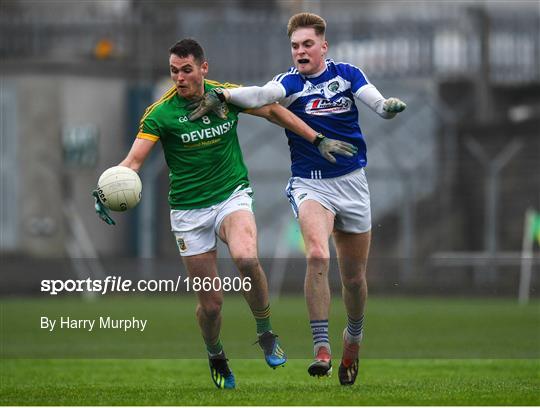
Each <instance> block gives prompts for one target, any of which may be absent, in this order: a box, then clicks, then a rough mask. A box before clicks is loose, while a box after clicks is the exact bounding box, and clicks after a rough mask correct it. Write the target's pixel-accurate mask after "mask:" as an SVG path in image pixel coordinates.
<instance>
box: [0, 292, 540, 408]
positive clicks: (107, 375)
mask: <svg viewBox="0 0 540 408" xmlns="http://www.w3.org/2000/svg"><path fill="white" fill-rule="evenodd" d="M194 305H195V299H194V297H193V296H192V295H183V296H179V297H158V296H151V297H144V296H126V297H104V298H99V299H97V300H95V301H92V302H88V301H83V300H81V299H79V298H75V297H58V298H32V299H21V298H13V299H1V300H0V318H1V320H0V334H1V338H0V354H1V356H2V361H1V366H0V405H540V398H539V397H538V395H539V390H540V307H539V306H540V305H539V303H538V302H533V303H532V304H530V305H528V306H525V307H520V306H518V305H517V304H516V302H515V300H513V299H440V298H377V297H375V296H374V297H372V298H370V300H369V306H368V307H369V309H368V314H367V320H366V336H365V341H364V343H363V346H362V356H363V358H362V361H361V374H360V378H359V382H358V384H356V385H355V386H354V387H350V388H344V387H341V386H340V385H339V383H338V380H337V375H334V377H332V378H330V379H324V380H317V379H313V378H311V377H309V376H308V375H307V373H306V367H307V364H308V363H309V360H308V359H309V358H310V356H311V338H310V337H311V336H310V331H309V325H308V320H307V315H306V309H305V305H304V300H303V299H302V298H301V297H285V298H282V299H280V300H279V301H274V302H273V304H272V310H273V325H274V328H275V330H276V331H277V332H278V333H279V334H280V336H281V339H282V341H283V344H284V346H285V349H286V351H287V352H288V354H289V357H290V358H291V360H290V361H289V363H288V364H287V366H286V367H285V368H283V369H278V370H275V371H274V370H271V369H269V368H268V367H266V365H265V364H264V362H263V360H262V358H261V352H260V350H259V349H258V348H257V347H256V346H252V345H251V343H252V342H253V341H254V340H255V333H254V331H255V324H254V322H253V319H252V317H251V316H250V312H249V309H248V308H247V306H246V304H245V302H244V301H243V299H241V298H239V297H235V296H227V297H226V299H225V306H224V311H223V316H224V317H223V331H222V339H223V343H224V345H225V349H226V351H227V354H228V357H229V358H230V359H231V366H232V368H233V370H234V372H235V375H236V377H237V384H238V388H237V389H236V390H234V391H220V390H217V389H215V388H214V386H213V384H212V382H211V380H210V375H209V370H208V367H207V362H206V360H204V356H205V354H204V353H205V352H204V346H203V344H202V341H201V338H200V334H199V330H198V328H197V324H196V321H195V318H194ZM66 315H70V316H71V317H73V318H78V319H82V318H96V317H98V316H109V315H110V316H113V317H116V318H129V317H131V316H135V317H137V318H145V319H149V322H148V327H147V329H146V330H145V332H142V333H141V332H128V333H125V332H123V331H114V330H105V329H101V330H95V331H94V332H91V333H90V332H87V331H85V330H60V331H58V330H57V331H55V332H52V333H51V332H48V331H46V330H42V329H40V328H39V321H40V316H48V317H50V318H58V317H59V316H66ZM330 322H331V326H330V332H331V339H332V344H333V348H334V355H335V357H336V358H335V361H334V363H335V364H336V365H337V364H338V363H339V354H340V352H341V344H340V339H339V337H340V333H341V331H342V328H343V325H344V323H345V317H344V310H343V306H342V304H341V301H340V300H339V299H336V301H335V302H334V303H333V304H332V312H331V316H330ZM336 369H337V367H336Z"/></svg>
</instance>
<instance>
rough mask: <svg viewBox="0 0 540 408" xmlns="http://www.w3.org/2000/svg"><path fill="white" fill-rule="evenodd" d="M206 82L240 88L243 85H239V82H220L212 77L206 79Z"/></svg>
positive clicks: (222, 86)
mask: <svg viewBox="0 0 540 408" xmlns="http://www.w3.org/2000/svg"><path fill="white" fill-rule="evenodd" d="M205 81H206V83H208V84H210V85H213V86H217V87H219V88H240V87H241V86H242V85H238V84H232V83H230V82H224V83H222V82H218V81H214V80H212V79H205Z"/></svg>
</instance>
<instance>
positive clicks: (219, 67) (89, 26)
mask: <svg viewBox="0 0 540 408" xmlns="http://www.w3.org/2000/svg"><path fill="white" fill-rule="evenodd" d="M452 10H453V12H452V13H447V15H442V16H441V15H437V16H434V17H432V18H430V19H426V18H424V19H413V18H411V17H407V18H399V17H395V16H394V18H393V20H391V21H386V20H382V19H381V18H380V17H373V16H369V17H366V16H362V15H361V14H360V12H361V10H359V9H358V10H356V12H352V13H350V14H347V15H346V16H344V15H330V16H329V17H327V22H328V36H327V37H328V39H329V40H330V44H331V46H330V56H331V57H334V58H336V59H338V60H345V61H347V62H350V63H353V64H357V65H359V66H360V67H362V68H363V69H364V70H365V72H366V73H367V74H368V75H369V76H370V77H371V78H414V77H417V78H422V77H431V78H440V77H456V76H458V77H460V76H464V77H470V76H471V74H473V75H474V74H478V75H488V76H489V77H490V78H491V79H492V80H494V81H501V82H529V81H538V80H540V15H539V13H528V12H526V11H523V10H522V12H521V13H519V9H517V11H515V12H514V13H512V14H510V13H495V12H493V11H488V10H487V9H483V8H476V9H467V8H457V9H452ZM288 17H289V16H288V15H285V14H284V13H283V11H280V10H279V9H276V10H275V11H271V12H268V11H267V10H265V12H264V13H263V12H261V11H257V10H243V9H241V8H233V9H231V10H228V9H224V12H223V13H210V12H208V11H207V10H205V9H202V10H201V9H183V8H180V7H176V8H175V7H173V6H171V7H170V8H169V9H167V10H165V11H163V10H159V9H157V10H153V9H148V8H146V9H139V10H135V11H131V12H127V13H126V14H124V15H118V16H112V17H111V16H107V17H106V18H103V17H99V18H98V17H95V16H94V17H92V16H83V17H78V18H76V19H73V18H69V16H67V17H66V16H65V15H64V16H63V17H56V16H55V14H54V10H50V11H49V12H48V14H45V15H33V16H32V15H24V14H19V15H18V14H15V15H10V14H6V13H4V14H2V15H0V58H2V60H3V61H4V64H6V63H9V62H13V61H20V60H38V61H40V62H42V63H47V62H50V63H53V62H63V63H69V64H70V65H73V64H75V65H77V64H79V65H85V66H88V65H89V64H90V66H91V65H92V64H100V63H101V64H103V63H104V61H103V59H107V60H113V61H115V60H116V61H124V62H129V64H130V65H132V64H134V65H135V66H137V67H138V68H139V69H142V70H146V71H145V72H146V75H148V76H150V77H152V76H157V75H159V74H163V73H166V65H165V62H164V58H163V57H164V55H166V50H167V49H168V47H169V46H170V45H171V44H172V43H174V42H175V41H176V40H177V39H178V38H182V37H187V36H189V37H194V38H197V39H199V40H200V42H201V43H202V44H203V45H204V47H205V48H206V51H207V55H208V57H209V59H210V62H211V63H213V65H211V69H212V73H213V74H214V76H215V77H216V78H217V79H227V80H230V81H240V82H250V81H260V80H261V79H264V78H267V79H270V78H272V77H273V76H274V75H275V74H276V73H279V72H282V71H284V70H286V69H287V68H288V66H289V65H290V56H289V53H288V52H287V49H288V39H287V37H286V33H285V26H286V22H287V19H288ZM368 18H369V20H368ZM104 39H105V40H107V41H110V44H111V46H112V48H111V51H110V52H109V53H107V55H105V56H100V55H97V54H96V47H97V46H98V44H99V43H100V41H102V40H104ZM111 69H115V68H114V67H111ZM117 72H118V75H122V73H123V72H124V73H125V67H124V68H123V70H122V64H120V66H119V67H118V71H117Z"/></svg>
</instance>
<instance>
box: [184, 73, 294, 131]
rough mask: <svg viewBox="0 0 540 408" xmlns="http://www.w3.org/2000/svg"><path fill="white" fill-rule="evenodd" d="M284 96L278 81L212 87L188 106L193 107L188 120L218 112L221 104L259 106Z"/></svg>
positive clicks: (242, 106) (247, 106) (283, 90)
mask: <svg viewBox="0 0 540 408" xmlns="http://www.w3.org/2000/svg"><path fill="white" fill-rule="evenodd" d="M284 97H285V88H283V86H282V85H281V84H279V83H278V82H272V81H270V82H268V83H267V84H266V85H264V86H247V87H239V88H228V89H227V88H214V89H212V90H211V91H209V92H207V93H205V94H204V95H203V96H202V98H201V99H200V100H199V101H197V102H196V103H194V104H192V105H191V106H188V109H192V108H195V110H194V111H193V112H191V113H190V114H189V116H188V118H189V120H190V121H194V120H197V119H199V118H200V117H201V116H203V115H205V114H207V113H208V112H219V109H220V107H221V105H222V104H223V103H225V102H230V103H232V104H234V105H236V106H240V107H241V108H260V107H262V106H265V105H268V104H270V103H274V102H277V101H279V100H280V99H281V98H284Z"/></svg>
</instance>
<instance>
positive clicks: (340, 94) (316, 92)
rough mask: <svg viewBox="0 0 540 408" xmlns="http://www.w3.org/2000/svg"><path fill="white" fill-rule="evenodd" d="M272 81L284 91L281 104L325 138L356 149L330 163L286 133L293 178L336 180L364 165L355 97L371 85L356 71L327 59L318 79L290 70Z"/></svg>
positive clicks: (365, 160) (364, 159) (347, 65)
mask: <svg viewBox="0 0 540 408" xmlns="http://www.w3.org/2000/svg"><path fill="white" fill-rule="evenodd" d="M271 82H277V83H279V84H281V85H282V86H283V88H284V89H285V97H284V98H282V99H281V100H280V103H281V105H283V106H284V107H286V108H288V109H289V110H290V111H291V112H293V113H294V114H295V115H296V116H298V117H299V118H301V119H302V120H303V121H304V122H306V123H307V124H308V125H309V126H311V127H312V128H313V129H314V130H316V131H318V132H321V133H322V134H323V135H325V136H326V137H328V138H331V139H338V140H343V141H345V142H349V143H351V144H353V145H355V146H356V147H357V148H358V153H357V154H356V155H355V156H353V157H345V156H341V155H335V157H336V159H337V163H335V164H333V163H330V162H329V161H327V160H326V159H325V158H324V157H323V156H322V155H321V154H320V153H319V151H318V149H317V147H315V146H314V145H313V144H311V143H309V142H308V141H307V140H305V139H303V138H302V137H300V136H298V135H297V134H296V133H294V132H291V131H289V130H285V133H286V134H287V137H288V139H289V148H290V151H291V172H292V176H293V177H302V178H316V179H321V178H330V177H338V176H342V175H344V174H347V173H350V172H352V171H354V170H356V169H358V168H361V167H365V166H366V165H367V158H366V143H365V140H364V136H363V135H362V131H361V130H360V125H359V124H358V109H357V108H356V105H355V103H354V95H355V94H357V93H358V91H359V90H360V88H362V87H363V86H365V85H368V84H370V82H369V81H368V79H367V77H366V76H365V75H364V73H363V72H362V71H361V70H360V69H359V68H357V67H355V66H353V65H350V64H345V63H339V62H338V63H336V62H334V61H333V60H331V59H327V60H326V70H325V71H324V72H323V73H322V74H320V75H319V76H317V77H314V78H310V77H306V76H304V75H301V74H300V73H298V71H297V70H296V68H290V69H289V71H287V72H285V73H283V74H280V75H277V76H275V77H274V78H273V79H272V81H271Z"/></svg>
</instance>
